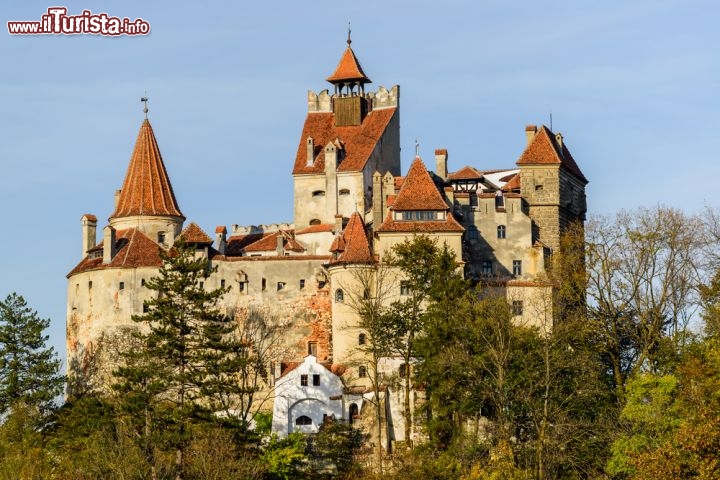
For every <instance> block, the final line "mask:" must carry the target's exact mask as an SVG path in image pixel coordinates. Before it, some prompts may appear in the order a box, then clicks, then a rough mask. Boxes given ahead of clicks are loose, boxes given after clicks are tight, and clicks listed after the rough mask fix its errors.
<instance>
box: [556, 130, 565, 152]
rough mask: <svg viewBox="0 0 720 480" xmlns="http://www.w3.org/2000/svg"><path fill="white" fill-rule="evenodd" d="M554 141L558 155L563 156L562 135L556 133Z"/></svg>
mask: <svg viewBox="0 0 720 480" xmlns="http://www.w3.org/2000/svg"><path fill="white" fill-rule="evenodd" d="M555 141H556V142H557V146H558V153H559V154H560V156H561V157H562V156H563V136H562V133H557V134H556V135H555Z"/></svg>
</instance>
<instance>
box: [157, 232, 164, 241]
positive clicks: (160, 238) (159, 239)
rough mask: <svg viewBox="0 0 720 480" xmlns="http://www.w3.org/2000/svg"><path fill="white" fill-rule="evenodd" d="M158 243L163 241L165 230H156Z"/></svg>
mask: <svg viewBox="0 0 720 480" xmlns="http://www.w3.org/2000/svg"><path fill="white" fill-rule="evenodd" d="M158 243H162V244H164V243H165V232H158Z"/></svg>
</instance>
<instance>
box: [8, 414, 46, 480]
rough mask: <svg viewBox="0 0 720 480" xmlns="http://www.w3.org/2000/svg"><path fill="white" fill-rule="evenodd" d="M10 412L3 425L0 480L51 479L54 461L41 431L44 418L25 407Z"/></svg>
mask: <svg viewBox="0 0 720 480" xmlns="http://www.w3.org/2000/svg"><path fill="white" fill-rule="evenodd" d="M11 410H12V411H11V413H9V415H8V416H7V418H5V422H4V423H3V424H2V425H0V480H16V479H32V480H35V479H37V480H42V479H45V478H49V476H50V472H51V463H50V460H51V459H50V456H49V454H48V451H47V450H46V448H45V443H44V439H43V436H42V434H41V433H40V431H39V430H38V425H39V424H40V423H41V422H42V421H43V420H44V417H43V415H41V413H40V412H39V411H38V409H37V408H36V407H34V406H28V405H24V404H17V405H15V406H13V408H12V409H11Z"/></svg>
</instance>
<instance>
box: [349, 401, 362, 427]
mask: <svg viewBox="0 0 720 480" xmlns="http://www.w3.org/2000/svg"><path fill="white" fill-rule="evenodd" d="M359 413H360V411H359V409H358V406H357V404H356V403H351V404H350V409H349V411H348V416H349V417H350V418H349V420H350V424H352V423H353V420H354V419H355V418H357V416H358V415H359Z"/></svg>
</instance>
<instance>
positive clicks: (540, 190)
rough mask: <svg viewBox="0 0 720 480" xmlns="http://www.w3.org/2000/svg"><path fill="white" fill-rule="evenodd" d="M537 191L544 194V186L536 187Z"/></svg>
mask: <svg viewBox="0 0 720 480" xmlns="http://www.w3.org/2000/svg"><path fill="white" fill-rule="evenodd" d="M535 191H536V192H542V191H543V186H542V185H535Z"/></svg>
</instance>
